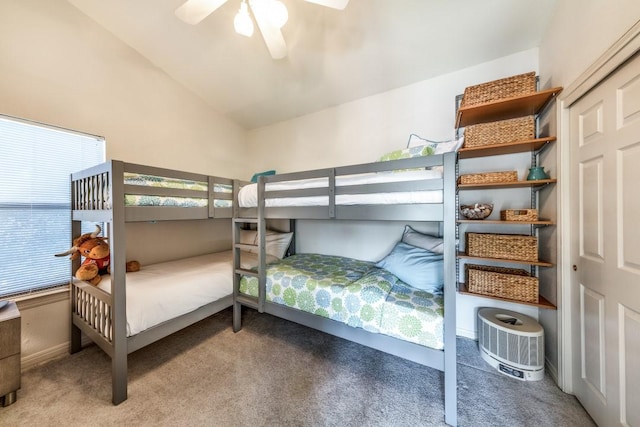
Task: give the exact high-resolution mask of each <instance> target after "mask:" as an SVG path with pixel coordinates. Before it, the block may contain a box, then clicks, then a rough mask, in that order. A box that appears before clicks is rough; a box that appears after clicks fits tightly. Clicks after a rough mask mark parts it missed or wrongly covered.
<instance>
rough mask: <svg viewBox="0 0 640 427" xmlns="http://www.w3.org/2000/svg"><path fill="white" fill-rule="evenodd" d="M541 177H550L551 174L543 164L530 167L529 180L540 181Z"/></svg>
mask: <svg viewBox="0 0 640 427" xmlns="http://www.w3.org/2000/svg"><path fill="white" fill-rule="evenodd" d="M541 179H549V174H548V173H546V172H545V171H544V168H543V167H542V166H534V167H532V168H529V175H527V181H539V180H541Z"/></svg>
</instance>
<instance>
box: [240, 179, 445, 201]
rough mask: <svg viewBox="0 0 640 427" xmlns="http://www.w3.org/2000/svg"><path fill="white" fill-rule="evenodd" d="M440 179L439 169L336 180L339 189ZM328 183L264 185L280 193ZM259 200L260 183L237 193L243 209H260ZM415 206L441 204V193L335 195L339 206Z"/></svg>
mask: <svg viewBox="0 0 640 427" xmlns="http://www.w3.org/2000/svg"><path fill="white" fill-rule="evenodd" d="M438 178H442V171H441V170H438V169H429V170H426V169H420V170H410V171H404V172H379V173H367V174H360V175H345V176H338V177H336V187H340V186H348V185H362V184H379V183H387V182H402V181H415V180H423V179H438ZM328 182H329V180H328V178H312V179H303V180H296V181H283V182H274V183H268V184H267V185H266V186H265V190H267V191H280V190H294V189H304V188H322V187H326V186H327V185H328ZM257 201H258V186H257V184H249V185H246V186H244V187H242V188H241V189H240V192H239V194H238V202H239V204H240V206H241V207H243V208H251V207H255V206H257ZM328 203H329V197H328V196H311V197H289V198H274V199H267V201H266V206H267V207H275V206H326V205H327V204H328ZM413 203H442V190H431V191H412V192H393V193H371V194H340V195H337V196H336V204H338V205H363V204H376V205H388V204H413Z"/></svg>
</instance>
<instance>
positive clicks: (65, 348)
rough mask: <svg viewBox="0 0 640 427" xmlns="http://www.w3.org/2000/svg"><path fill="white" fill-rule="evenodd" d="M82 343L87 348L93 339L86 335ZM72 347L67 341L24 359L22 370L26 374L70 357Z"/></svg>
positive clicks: (22, 360)
mask: <svg viewBox="0 0 640 427" xmlns="http://www.w3.org/2000/svg"><path fill="white" fill-rule="evenodd" d="M81 342H82V347H85V346H87V345H89V344H91V343H92V341H91V339H90V338H89V337H87V336H85V335H83V336H82V341H81ZM70 345H71V343H70V342H69V341H67V342H64V343H62V344H58V345H55V346H53V347H49V348H47V349H45V350H42V351H39V352H37V353H34V354H30V355H28V356H24V357H22V358H21V359H20V363H21V370H22V371H23V372H24V371H27V370H29V369H31V368H34V367H36V366H40V365H44V364H46V363H49V362H52V361H54V360H57V359H60V358H62V357H65V356H68V355H69V346H70Z"/></svg>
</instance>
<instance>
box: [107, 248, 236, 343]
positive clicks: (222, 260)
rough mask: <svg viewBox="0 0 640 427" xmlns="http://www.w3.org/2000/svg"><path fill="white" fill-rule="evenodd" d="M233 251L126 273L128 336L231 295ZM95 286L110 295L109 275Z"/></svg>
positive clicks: (150, 266)
mask: <svg viewBox="0 0 640 427" xmlns="http://www.w3.org/2000/svg"><path fill="white" fill-rule="evenodd" d="M232 265H233V252H232V251H226V252H218V253H213V254H207V255H201V256H197V257H191V258H185V259H181V260H177V261H169V262H163V263H159V264H153V265H148V266H142V269H141V270H140V271H137V272H135V273H127V283H126V288H127V336H132V335H135V334H137V333H139V332H142V331H144V330H146V329H149V328H150V327H152V326H155V325H158V324H160V323H162V322H164V321H167V320H170V319H173V318H175V317H178V316H180V315H182V314H186V313H189V312H191V311H194V310H196V309H198V308H200V307H202V306H204V305H206V304H209V303H211V302H213V301H216V300H218V299H220V298H223V297H225V296H227V295H230V294H232V292H233V275H232ZM98 287H99V288H100V289H102V290H104V291H106V292H111V280H110V277H109V275H105V276H103V277H102V281H101V282H100V284H99V285H98Z"/></svg>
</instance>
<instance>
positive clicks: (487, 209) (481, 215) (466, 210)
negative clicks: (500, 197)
mask: <svg viewBox="0 0 640 427" xmlns="http://www.w3.org/2000/svg"><path fill="white" fill-rule="evenodd" d="M492 211H493V205H492V204H491V203H475V204H473V205H460V213H461V214H462V216H463V217H465V218H466V219H485V218H486V217H488V216H489V215H491V212H492Z"/></svg>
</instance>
